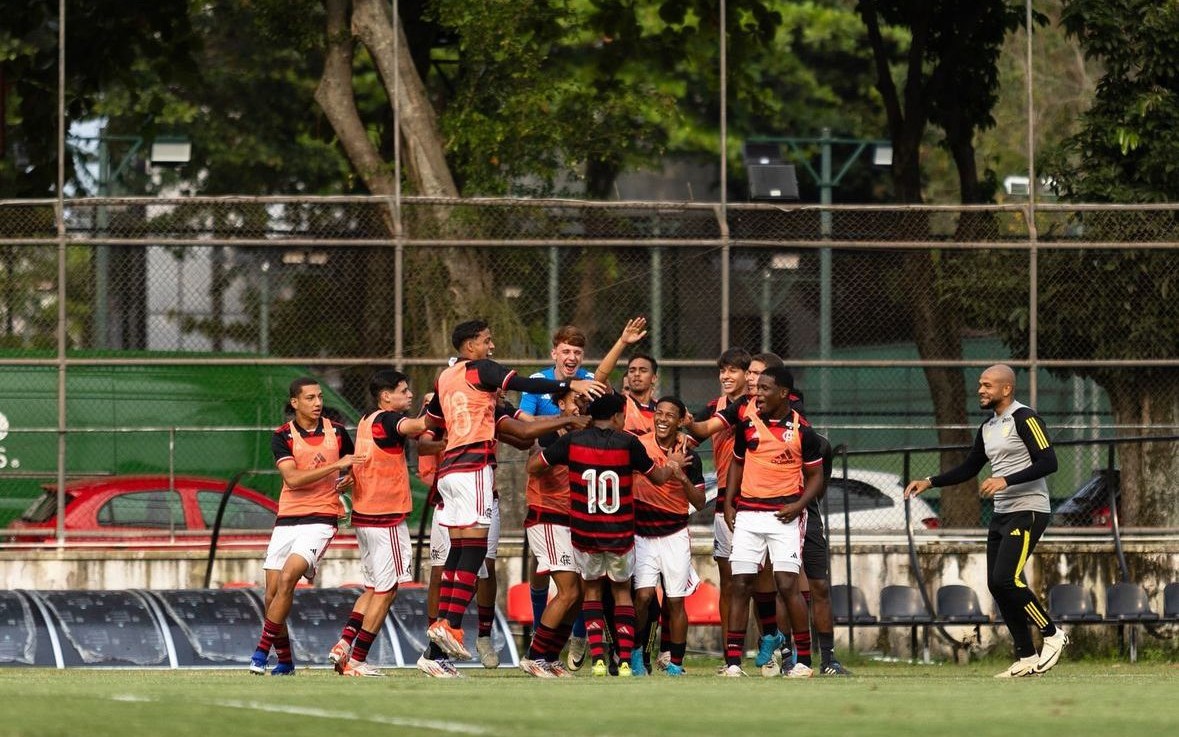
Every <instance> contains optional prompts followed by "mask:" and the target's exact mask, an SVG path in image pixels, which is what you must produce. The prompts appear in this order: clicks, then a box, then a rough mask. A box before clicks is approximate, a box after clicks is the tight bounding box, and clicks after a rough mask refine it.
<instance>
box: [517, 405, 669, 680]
mask: <svg viewBox="0 0 1179 737" xmlns="http://www.w3.org/2000/svg"><path fill="white" fill-rule="evenodd" d="M625 412H626V400H625V399H623V398H622V397H621V396H619V395H617V394H607V395H605V396H603V397H599V398H597V399H595V400H594V401H593V402H592V403H591V404H590V406H589V413H590V417H591V418H592V419H593V425H592V426H591V427H588V428H586V429H584V430H579V431H577V432H572V433H569V434H568V435H565V436H563V437H561V438H560V439H558V440H557V441H556V442H555V443H553V444H552V445H550V446H549V447H547V448H545V449H544V450H543V451H542V452H541V453H540V454H539V455H536V456H534V457H532V458H531V459H529V461H528V473H530V474H540V473H542V472H544V471H545V469H547V468H548V467H550V466H556V465H564V466H568V467H569V531H570V539H571V541H572V543H573V549H574V559H575V560H576V561H577V568H578V570H579V571H580V573H581V579H582V582H583V587H584V589H585V603H584V605H583V607H582V612H583V614H584V615H585V620H586V630H587V633H588V635H589V645H590V656H591V658H592V659H593V674H594V675H595V676H605V675H606V673H607V667H606V661H605V647H604V643H603V636H604V626H605V614H604V612H603V610H602V604H601V599H602V579H603V578H607V577H608V578H609V579H610V588H611V589H612V590H613V593H614V601H615V609H614V629H615V642H616V643H617V645H618V649H619V657H620V658H621V659H622V662H621V663H620V664H619V666H618V674H619V675H620V676H629V675H631V670H630V656H631V650H632V648H633V647H634V637H635V611H634V605H633V603H632V600H631V595H630V587H631V577H632V575H633V574H634V560H635V559H634V494H633V492H632V488H631V485H632V477H633V475H634V474H635V473H641V474H643V475H645V476H647V478H649V479H650V480H651V481H653V482H654V483H656V484H662V483H664V482H666V481H667V480H668V479H670V478H671V477H672V476H673V475H674V474H675V473H677V472H681V471H680V466H681V464H682V463H683V462H684V457H683V455H682V454H679V453H674V454H672V455H670V456H669V457H668V459H667V462H666V464H665V465H663V466H656V465H655V462H654V461H653V460H651V457H650V456H649V455H648V454H647V451H646V449H645V448H644V447H643V444H642V443H640V442H639V440H638V438H636V437H635V436H634V435H631V434H629V433H626V432H623V431H622V428H623V425H624V422H625Z"/></svg>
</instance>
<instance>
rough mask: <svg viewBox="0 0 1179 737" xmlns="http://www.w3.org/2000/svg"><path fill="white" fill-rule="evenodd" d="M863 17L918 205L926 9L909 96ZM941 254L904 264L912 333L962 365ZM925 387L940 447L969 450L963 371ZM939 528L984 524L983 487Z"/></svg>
mask: <svg viewBox="0 0 1179 737" xmlns="http://www.w3.org/2000/svg"><path fill="white" fill-rule="evenodd" d="M859 11H860V16H861V17H862V18H863V20H864V25H865V26H866V28H867V31H868V40H869V43H870V44H871V46H872V57H873V61H874V62H875V65H876V88H877V90H879V91H880V95H881V98H882V101H883V103H884V110H885V113H886V116H887V118H888V127H889V136H890V138H891V139H892V146H893V165H892V175H893V186H894V189H895V192H896V198H897V201H898V202H900V203H903V204H920V203H921V202H922V196H921V139H922V136H923V135H924V132H925V126H926V124H927V122H928V116H929V112H928V105H927V101H926V98H925V89H924V78H923V63H924V54H925V48H926V44H927V43H928V41H929V20H928V13H927V12H925V11H924V10H923V11H921V12H920V13H919V14H918V16H917V20H916V21H915V22H914V23H913V26H912V37H911V40H910V44H909V52H908V58H907V60H906V61H907V72H906V75H905V85H904V92H903V94H904V97H903V100H902V97H901V93H900V92H899V91H898V90H897V86H896V84H895V83H894V82H893V77H892V66H891V64H890V63H889V59H888V53H887V49H886V48H885V43H884V37H883V35H882V34H881V32H880V19H879V16H878V14H877V10H876V3H875V2H873V1H872V0H863V2H861V3H860V6H859ZM927 234H928V233H927V232H926V233H914V232H906V233H897V234H896V235H898V236H900V237H901V238H903V239H905V240H914V239H920V238H923V237H925V236H926V235H927ZM938 255H939V254H938V252H936V251H933V252H931V251H917V252H911V253H908V254H906V255H905V257H904V258H903V259H902V262H901V265H902V268H903V269H904V274H905V278H904V279H903V282H905V283H907V284H915V285H916V286H915V288H914V289H912V290H911V292H910V293H911V294H912V297H911V299H910V306H911V309H912V310H913V331H914V339H915V341H916V343H917V352H918V355H920V356H921V358H922V359H924V360H927V361H931V360H959V359H961V358H962V341H961V325H960V322H959V318H958V316H957V315H955V314H954V313H953V312H952V311H949V310H943V309H941V304H940V300H939V299H938V291H939V290H938V272H937V267H936V265H935V259H937V258H938ZM924 371H925V381H926V383H927V384H929V393H930V399H931V400H932V402H933V414H934V421H935V422H936V423H937V426H938V430H937V435H938V444H939V445H968V444H969V443H970V442H971V437H970V433H969V431H965V430H955V429H950V428H947V427H946V426H947V425H965V424H966V384H965V381H964V380H963V378H962V371H961V370H960V369H956V368H932V367H931V368H926V369H925V370H924ZM965 455H966V454H965V452H964V451H944V452H943V453H942V454H941V459H940V468H941V470H942V471H945V470H947V469H950V468H953V467H954V466H956V465H958V464H959V463H961V462H962V459H963V458H965ZM939 517H940V518H941V523H942V524H943V525H945V526H947V527H976V526H978V524H979V522H980V520H979V501H978V482H977V481H976V480H975V481H969V482H967V483H965V484H960V485H959V486H955V487H951V488H948V489H946V490H944V491H943V492H942V505H941V509H940V511H939Z"/></svg>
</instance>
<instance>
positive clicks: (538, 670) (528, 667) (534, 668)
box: [520, 658, 557, 678]
mask: <svg viewBox="0 0 1179 737" xmlns="http://www.w3.org/2000/svg"><path fill="white" fill-rule="evenodd" d="M548 665H549V664H548V663H546V662H545V661H543V660H539V659H538V660H532V659H530V658H521V659H520V670H522V671H524V672H525V673H527V674H528V675H530V676H536V677H537V678H556V677H557V676H556V675H555V674H553V672H552V671H550V670H549V667H548Z"/></svg>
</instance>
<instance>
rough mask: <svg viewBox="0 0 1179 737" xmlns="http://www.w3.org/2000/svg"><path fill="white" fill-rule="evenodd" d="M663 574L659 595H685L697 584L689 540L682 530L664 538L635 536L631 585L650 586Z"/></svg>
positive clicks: (697, 577)
mask: <svg viewBox="0 0 1179 737" xmlns="http://www.w3.org/2000/svg"><path fill="white" fill-rule="evenodd" d="M660 576H662V577H663V595H664V596H670V597H671V598H673V599H681V598H683V597H685V596H688V595H689V594H691V593H692V592H693V591H695V590H696V587H697V586H699V585H700V577H699V576H697V575H696V571H695V569H693V568H692V541H691V539H690V538H689V537H688V531H687V530H686V529H684V530H680V531H679V532H676V533H673V534H671V535H665V536H664V537H643V536H642V535H635V588H636V589H653V588H655V587H656V586H658V585H659V577H660Z"/></svg>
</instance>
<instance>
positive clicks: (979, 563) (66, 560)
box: [0, 535, 1179, 658]
mask: <svg viewBox="0 0 1179 737" xmlns="http://www.w3.org/2000/svg"><path fill="white" fill-rule="evenodd" d="M1125 550H1126V556H1127V562H1128V567H1129V570H1130V580H1132V581H1135V582H1138V583H1141V584H1142V585H1143V586H1144V587H1145V589H1146V592H1147V594H1148V596H1149V597H1150V601H1151V604H1152V607H1153V608H1154V609H1155V611H1158V612H1161V611H1162V604H1163V602H1162V590H1163V587H1164V586H1165V585H1166V584H1167V583H1170V582H1173V581H1179V541H1160V542H1134V543H1128V544H1127V545H1126V546H1125ZM694 554H695V559H696V560H695V563H696V570H697V571H698V572H699V573H700V575H701V577H702V578H704V579H707V580H710V581H712V582H713V583H716V582H717V572H716V566H715V564H714V563H713V562H712V559H711V540H710V539H708V538H706V537H705V536H704V535H697V536H696V537H695V545H694ZM846 560H847V558H846V557H845V555H844V548H843V547H842V546H833V551H832V577H831V580H832V583H836V584H839V583H846V581H847V574H846V572H845V571H846V569H845V564H846ZM851 560H852V582H853V583H854V584H855V585H856V586H859V587H860V588H861V589H862V590H863V591H864V594H865V596H866V597H867V600H868V604H869V608H870V609H871V611H872V613H874V614H878V613H879V602H880V591H881V589H883V588H884V587H885V586H887V585H890V584H907V585H913V584H914V583H915V578H914V575H913V570H912V565H911V563H910V557H909V552H908V548H907V546H905V545H904V544H903V541H898V542H895V543H893V542H890V543H879V544H855V545H853V546H852V548H851ZM424 562H425V564H426V565H428V556H427V557H425V558H424ZM205 565H206V558H205V556H204V555H203V554H201V553H196V552H188V551H175V552H173V551H144V552H131V551H115V552H112V551H109V550H87V549H73V548H71V549H63V550H57V549H52V550H35V551H30V550H4V551H0V587H3V588H5V589H43V590H57V589H91V590H101V589H131V588H143V589H185V588H199V587H201V586H202V585H203V581H204V575H205ZM918 565H919V566H920V567H921V573H922V576H923V577H924V580H925V582H926V585H927V586H928V587H929V588H928V590H929V591H930V592H931V596H932V595H933V593H932V592H934V591H936V589H937V587H938V586H941V585H944V584H951V583H963V584H966V585H968V586H970V587H971V588H973V589H974V590H975V592H976V593H977V594H978V596H979V599H980V601H981V602H982V605H983V609H984V611H987V612H989V613H990V614H991V615H992V617H995V618H997V616H998V612H997V610H996V609H995V607H994V602H993V601H992V600H991V598H990V594H989V593H988V591H987V583H986V578H987V576H986V555H985V551H984V550H983V549H982V546H981V544H979V543H926V544H924V545H923V546H922V547H921V548H920V552H919V554H918ZM497 571H498V578H499V581H500V583H501V585H500V601H501V605H502V603H503V600H504V594H505V592H506V591H507V588H508V586H509V585H510V584H512V583H516V582H518V581H520V580H521V562H520V544H519V541H518V540H516V541H505V542H504V543H503V544H502V545H501V548H500V557H499V560H498V565H497ZM1027 572H1028V578H1029V580H1030V581H1031V584H1032V586H1033V588H1034V589H1035V590H1036V592H1037V593H1038V594H1039V595H1040V596H1041V597H1042V598H1044V599H1045V603H1046V594H1047V591H1048V589H1049V588H1050V587H1051V586H1052V585H1054V584H1057V583H1066V582H1067V583H1078V584H1082V585H1084V586H1085V587H1087V588H1089V589H1091V590H1092V591H1094V592H1095V594H1096V595H1097V607H1098V611H1099V612H1103V611H1104V610H1105V600H1104V599H1105V588H1106V586H1108V585H1109V584H1111V583H1113V582H1115V581H1117V580H1119V573H1118V564H1117V559H1116V556H1115V554H1114V549H1113V546H1112V544H1110V543H1106V542H1043V543H1041V544H1040V546H1039V548H1038V549H1037V551H1036V554H1035V556H1033V558H1032V560H1031V562H1030V564H1029V565H1028V567H1027ZM426 576H428V574H426V573H423V578H424V577H426ZM243 581H245V582H254V583H257V584H259V585H261V582H262V555H261V553H260V552H243V551H233V552H226V553H222V554H221V555H220V556H219V558H218V560H217V563H216V565H215V567H214V569H213V577H212V585H213V586H214V587H219V586H222V585H224V584H225V583H228V582H243ZM359 581H360V565H359V560H358V559H357V551H356V550H335V551H332V552H331V553H329V555H328V557H327V559H326V560H325V561H324V562H323V563H322V566H321V570H320V574H319V576H318V580H317V582H316V583H317V585H319V586H329V587H330V586H339V585H343V584H348V583H356V582H359ZM947 632H948V633H949V634H950V635H951V636H952V637H954V638H955V639H956V640H960V641H965V640H969V639H971V638H972V636H973V628H965V627H948V628H947ZM1114 632H1115V628H1112V627H1088V628H1085V631H1084V632H1077V633H1076V636H1075V637H1074V639H1078V637H1079V638H1080V639H1081V641H1082V642H1084V641H1092V642H1094V643H1095V644H1101V643H1106V644H1108V642H1109V641H1110V639H1111V638H1112V637H1113V635H1114ZM854 637H855V646H856V650H857V651H872V652H881V653H883V654H885V655H891V656H896V657H901V658H907V657H908V656H909V631H908V629H905V628H880V627H868V628H857V629H856V631H855V635H854ZM836 641H837V647H838V648H839V649H844V648H846V646H847V641H848V638H847V629H846V628H841V627H837V628H836ZM931 642H932V644H933V654H934V656H935V657H949V656H950V655H951V654H952V648H951V647H950V646H949V645H948V644H946V643H945V642H944V640H942V639H941V638H938V637H933V638H931ZM720 645H721V642H720V632H719V631H718V629H717V628H703V627H697V628H693V632H692V636H691V641H690V642H689V646H690V647H693V648H697V649H705V650H714V651H718V650H719V649H720ZM970 647H971V650H972V651H973V652H984V651H988V650H990V649H995V650H996V651H997V652H1007V650H1006V649H1008V648H1010V637H1009V636H1008V634H1007V632H1006V630H1005V628H1004V627H1003V626H1002V625H998V626H986V627H983V628H982V631H981V642H977V643H973V644H972V645H971V646H970Z"/></svg>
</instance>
